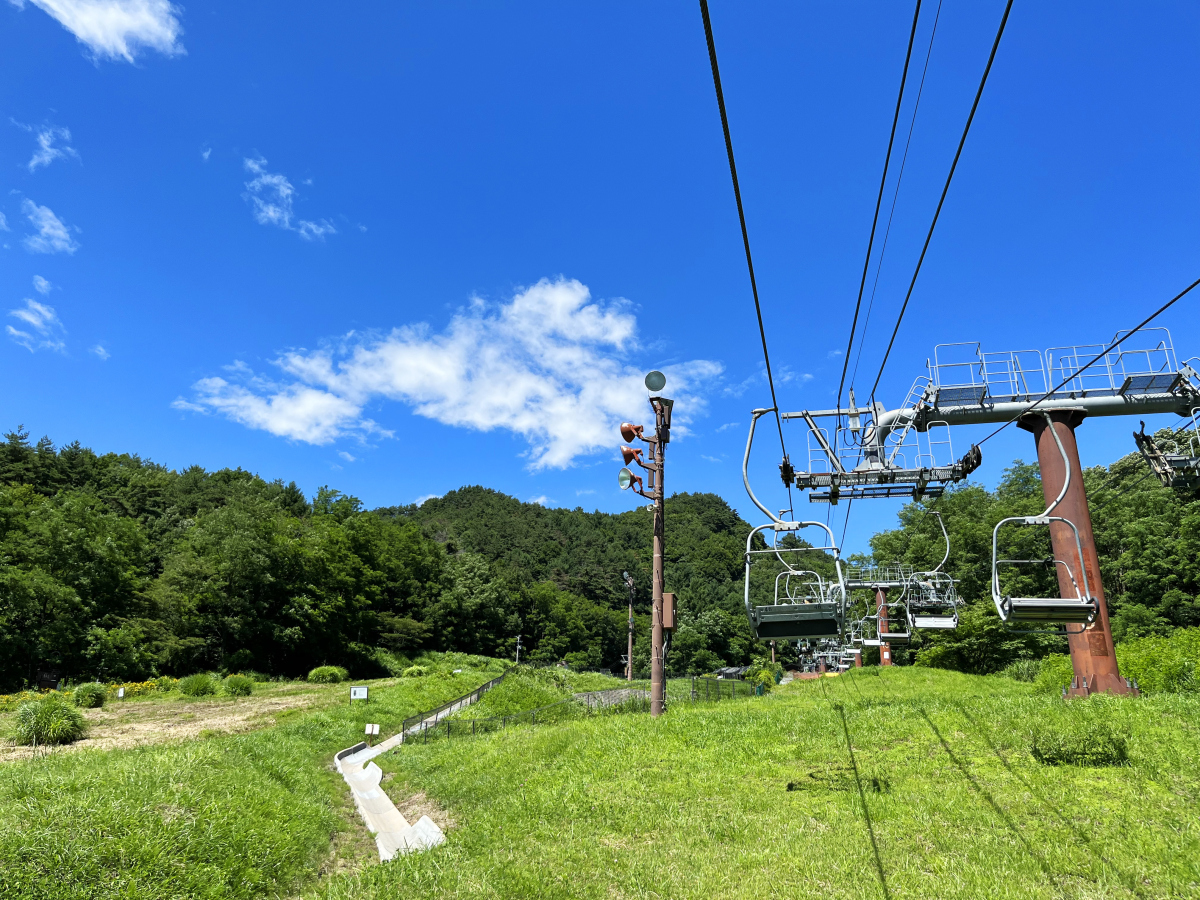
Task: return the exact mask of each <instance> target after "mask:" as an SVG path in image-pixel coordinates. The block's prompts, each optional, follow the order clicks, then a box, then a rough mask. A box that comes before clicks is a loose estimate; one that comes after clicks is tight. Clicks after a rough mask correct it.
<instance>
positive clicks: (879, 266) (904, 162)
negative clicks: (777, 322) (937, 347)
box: [850, 0, 942, 387]
mask: <svg viewBox="0 0 1200 900" xmlns="http://www.w3.org/2000/svg"><path fill="white" fill-rule="evenodd" d="M941 18H942V0H938V8H937V13H936V14H935V15H934V17H933V29H932V30H931V31H930V33H929V47H928V48H926V50H925V66H924V68H923V69H922V70H921V83H920V84H919V85H917V99H916V102H915V103H913V112H912V119H911V120H910V121H909V123H908V137H907V139H906V140H905V142H904V155H903V156H902V157H900V172H899V174H897V175H896V187H895V189H894V190H893V191H892V208H891V211H890V212H889V213H888V222H887V228H885V229H884V231H883V244H882V245H881V246H880V248H879V259H877V260H876V261H875V281H874V282H873V283H872V284H871V299H870V300H868V301H867V316H866V318H865V319H864V320H863V330H862V336H861V337H860V338H859V339H858V353H857V354H855V357H854V371H853V372H852V373H850V386H851V387H853V386H854V380H855V379H856V378H858V364H859V363H860V362H862V354H863V347H864V346H866V341H867V329H868V328H869V327H870V326H871V311H872V310H873V309H874V308H875V293H876V292H877V291H878V290H879V276H880V274H882V272H883V258H884V256H885V255H886V254H887V248H888V238H890V237H891V234H892V220H893V219H894V218H895V217H896V201H897V200H899V199H900V184H901V183H902V182H903V181H904V170H905V169H906V168H907V166H908V150H909V147H910V146H912V136H913V129H914V128H915V127H916V124H917V112H918V110H920V108H921V97H922V96H924V94H925V77H926V76H927V75H928V74H929V59H930V57H931V56H932V55H933V41H934V38H936V37H937V28H938V22H940V21H941Z"/></svg>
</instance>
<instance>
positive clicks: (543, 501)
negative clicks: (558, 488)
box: [525, 494, 550, 506]
mask: <svg viewBox="0 0 1200 900" xmlns="http://www.w3.org/2000/svg"><path fill="white" fill-rule="evenodd" d="M525 502H526V503H536V504H537V505H538V506H545V505H546V504H547V503H549V502H550V498H549V497H547V496H546V495H545V494H542V495H541V496H540V497H530V498H529V499H528V500H526V501H525Z"/></svg>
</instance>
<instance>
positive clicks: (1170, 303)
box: [976, 278, 1200, 446]
mask: <svg viewBox="0 0 1200 900" xmlns="http://www.w3.org/2000/svg"><path fill="white" fill-rule="evenodd" d="M1198 285H1200V278H1197V279H1196V280H1195V281H1193V282H1192V283H1191V284H1189V285H1188V286H1187V287H1185V288H1184V289H1183V290H1182V291H1180V292H1179V293H1178V294H1176V295H1175V296H1174V297H1172V298H1171V299H1170V300H1168V301H1167V302H1166V303H1164V304H1163V305H1162V306H1160V307H1159V308H1158V309H1156V310H1155V311H1154V312H1152V313H1150V315H1148V316H1147V317H1146V318H1144V319H1142V321H1141V322H1140V323H1139V324H1138V325H1137V326H1136V327H1135V328H1133V329H1131V330H1129V331H1127V332H1125V334H1124V335H1123V336H1122V337H1119V338H1117V339H1116V340H1115V341H1113V342H1112V343H1111V344H1109V345H1108V346H1107V347H1105V348H1104V349H1103V350H1101V351H1100V352H1099V353H1097V354H1096V355H1095V356H1094V357H1092V358H1091V359H1090V360H1088V361H1087V362H1086V363H1084V364H1083V365H1082V366H1080V367H1079V368H1078V369H1076V370H1075V371H1074V372H1073V373H1071V374H1070V375H1068V376H1067V377H1066V378H1064V379H1063V380H1062V381H1060V382H1059V383H1058V384H1057V385H1055V386H1054V387H1052V388H1051V389H1050V390H1048V391H1046V393H1044V394H1042V396H1040V397H1038V398H1037V400H1035V401H1033V403H1031V404H1029V406H1027V407H1025V409H1023V410H1021V411H1020V412H1019V413H1017V414H1016V415H1015V416H1013V417H1012V418H1011V419H1009V420H1008V421H1007V422H1005V423H1004V424H1003V425H1001V426H1000V427H999V428H997V429H996V430H995V431H993V432H992V433H991V434H989V435H988V436H987V437H985V438H984V439H983V440H982V441H979V443H978V444H976V446H982V445H983V444H984V443H986V442H987V441H990V440H991V439H992V438H994V437H995V436H996V435H998V434H999V433H1000V432H1002V431H1003V430H1004V429H1005V428H1007V427H1008V426H1009V425H1011V424H1013V422H1016V421H1017V420H1018V419H1020V418H1021V416H1023V415H1025V414H1026V413H1028V412H1031V411H1032V410H1033V409H1035V408H1036V407H1037V406H1039V405H1040V404H1041V402H1042V401H1043V400H1046V399H1047V398H1049V397H1050V396H1051V395H1053V394H1054V393H1056V392H1057V391H1059V390H1060V389H1061V388H1062V387H1063V386H1065V385H1066V384H1068V383H1070V382H1071V380H1072V379H1074V378H1076V377H1078V376H1079V375H1080V374H1081V373H1082V372H1083V371H1084V370H1085V369H1088V368H1090V367H1091V366H1092V365H1094V364H1095V363H1097V362H1099V361H1100V360H1101V359H1103V358H1104V357H1105V356H1106V355H1107V354H1109V353H1111V352H1112V351H1113V350H1115V349H1116V348H1117V347H1119V346H1121V344H1123V343H1125V341H1127V340H1129V338H1131V337H1133V336H1134V335H1135V334H1137V333H1138V332H1139V331H1141V330H1142V329H1143V328H1145V327H1146V326H1147V325H1149V324H1150V323H1151V322H1153V321H1154V320H1155V319H1157V318H1158V317H1159V316H1161V315H1162V314H1163V313H1165V312H1166V311H1167V310H1168V309H1170V308H1171V307H1172V306H1174V305H1175V304H1176V303H1177V302H1179V301H1180V300H1182V299H1183V298H1184V297H1186V296H1187V295H1188V294H1189V293H1191V291H1192V290H1193V289H1194V288H1195V287H1197V286H1198Z"/></svg>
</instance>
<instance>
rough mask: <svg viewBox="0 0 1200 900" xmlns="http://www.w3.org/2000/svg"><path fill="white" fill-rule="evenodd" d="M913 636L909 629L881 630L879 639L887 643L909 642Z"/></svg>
mask: <svg viewBox="0 0 1200 900" xmlns="http://www.w3.org/2000/svg"><path fill="white" fill-rule="evenodd" d="M911 637H912V635H911V634H909V633H908V632H907V631H881V632H880V633H879V639H880V640H881V641H883V642H884V643H885V644H907V643H908V642H909V639H910V638H911Z"/></svg>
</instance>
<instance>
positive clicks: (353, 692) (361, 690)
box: [350, 687, 367, 700]
mask: <svg viewBox="0 0 1200 900" xmlns="http://www.w3.org/2000/svg"><path fill="white" fill-rule="evenodd" d="M350 699H351V700H366V699H367V689H366V688H365V687H352V688H350Z"/></svg>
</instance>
